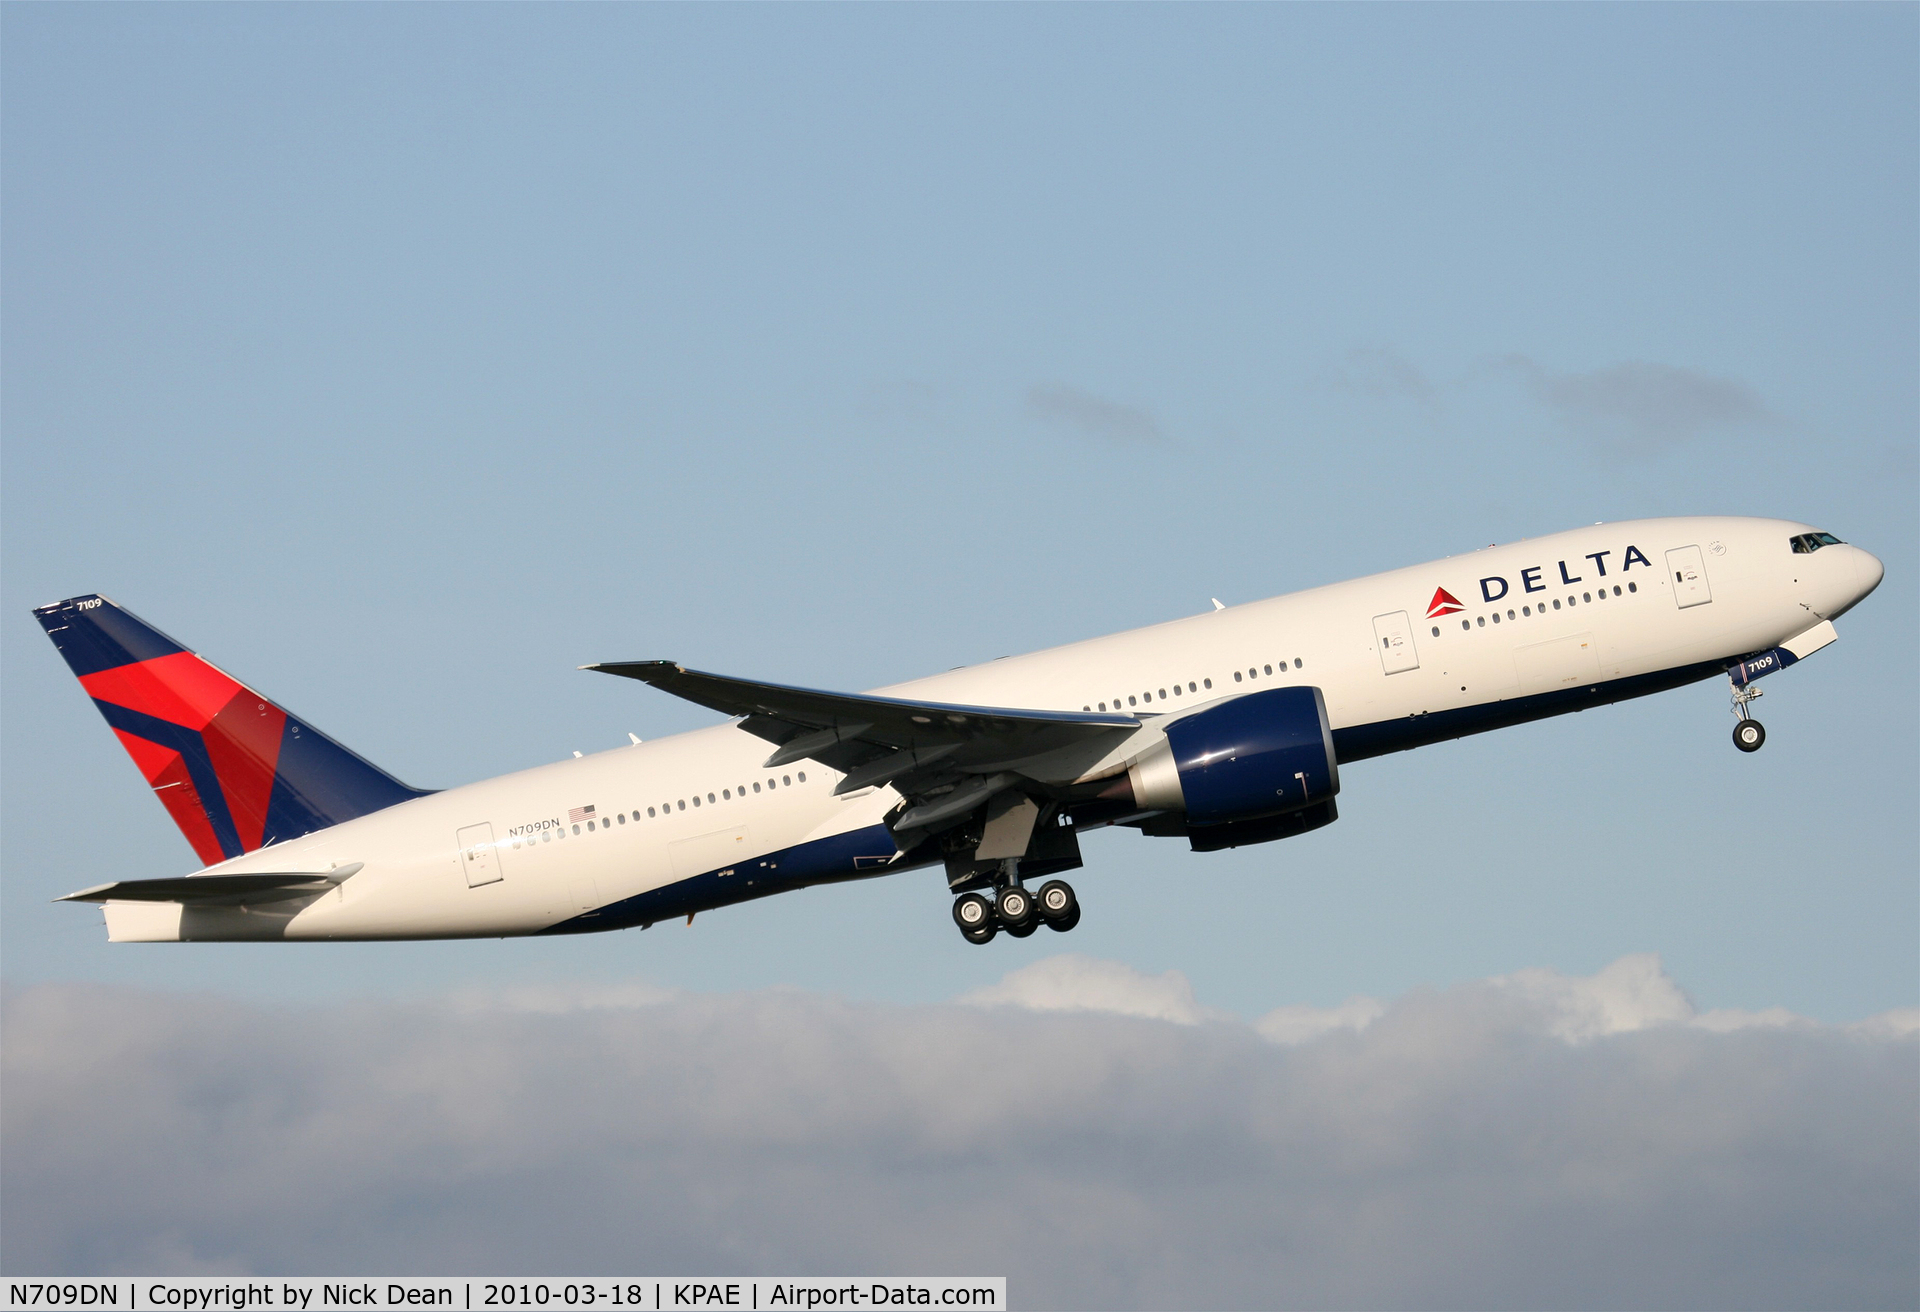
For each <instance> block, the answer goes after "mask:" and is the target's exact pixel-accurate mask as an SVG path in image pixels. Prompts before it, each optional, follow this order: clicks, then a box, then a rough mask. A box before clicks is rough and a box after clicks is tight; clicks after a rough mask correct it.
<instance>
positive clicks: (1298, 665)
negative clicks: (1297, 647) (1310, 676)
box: [1293, 656, 1307, 670]
mask: <svg viewBox="0 0 1920 1312" xmlns="http://www.w3.org/2000/svg"><path fill="white" fill-rule="evenodd" d="M1306 664H1307V663H1306V662H1305V661H1303V660H1301V659H1300V658H1299V657H1298V656H1295V657H1294V658H1293V668H1294V669H1296V670H1298V669H1304V668H1305V667H1306Z"/></svg>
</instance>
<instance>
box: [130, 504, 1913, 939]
mask: <svg viewBox="0 0 1920 1312" xmlns="http://www.w3.org/2000/svg"><path fill="white" fill-rule="evenodd" d="M1807 531H1809V526H1807V525H1804V524H1798V523H1793V522H1789V521H1784V520H1768V519H1747V518H1694V519H1655V520H1638V521H1632V522H1627V523H1618V524H1599V525H1595V526H1593V527H1591V528H1582V529H1577V530H1574V531H1572V532H1568V533H1559V534H1555V535H1552V536H1549V537H1544V538H1539V539H1535V540H1532V541H1526V542H1519V543H1515V544H1512V545H1509V546H1501V547H1488V548H1486V549H1485V550H1482V551H1476V552H1473V553H1470V554H1468V555H1463V556H1455V557H1450V558H1448V559H1445V560H1440V561H1435V562H1432V563H1430V564H1425V565H1418V566H1414V567H1412V568H1409V569H1401V570H1394V571H1392V572H1389V573H1385V574H1376V575H1373V576H1370V577H1368V578H1362V579H1356V580H1353V581H1351V582H1347V583H1339V584H1334V585H1331V586H1328V587H1321V588H1314V589H1311V590H1309V591H1305V592H1298V593H1293V594H1290V595H1287V596H1283V597H1276V598H1273V599H1271V600H1268V601H1260V602H1254V603H1250V604H1248V605H1243V606H1235V607H1230V608H1227V609H1224V610H1217V611H1212V612H1207V613H1203V614H1199V615H1195V616H1192V617H1189V618H1186V619H1180V620H1174V621H1171V622H1169V623H1165V624H1158V625H1154V626H1152V627H1150V628H1144V629H1137V630H1134V631H1131V632H1127V633H1119V634H1114V635H1112V636H1110V637H1103V638H1095V639H1092V640H1089V641H1085V642H1079V643H1073V644H1071V645H1068V646H1064V647H1056V648H1052V649H1050V650H1047V651H1040V652H1035V653H1032V654H1031V655H1025V656H1013V657H1007V658H1004V659H1001V660H997V661H992V662H990V663H988V664H984V665H978V666H971V667H967V668H963V669H958V670H954V671H951V672H949V673H945V674H939V675H935V676H933V677H931V678H926V679H919V680H915V681H913V682H911V683H904V684H899V685H896V686H894V687H891V688H887V689H882V690H879V691H881V692H883V693H885V694H887V695H890V696H895V697H904V698H912V699H917V700H926V701H938V702H945V703H963V704H969V705H978V706H1001V707H1014V708H1029V709H1035V710H1056V711H1080V710H1094V709H1099V710H1106V709H1108V708H1112V709H1115V710H1125V711H1127V712H1129V713H1132V714H1136V715H1140V716H1142V717H1145V716H1148V715H1153V716H1156V717H1161V716H1170V715H1176V714H1179V713H1181V712H1185V711H1188V710H1191V709H1194V708H1196V707H1199V706H1203V705H1206V704H1209V703H1212V702H1217V701H1219V700H1221V699H1226V698H1231V697H1234V696H1237V695H1240V694H1243V693H1247V692H1251V691H1257V690H1260V689H1264V688H1269V687H1274V686H1280V685H1286V684H1310V685H1314V686H1317V687H1319V688H1320V689H1321V690H1322V692H1323V694H1324V696H1325V700H1326V707H1327V714H1328V718H1329V720H1330V722H1331V724H1332V726H1333V729H1334V734H1335V743H1336V747H1337V749H1338V752H1339V755H1340V758H1341V760H1342V761H1343V762H1344V761H1351V760H1354V759H1360V758H1364V757H1366V756H1372V755H1377V754H1379V753H1381V752H1384V751H1393V750H1399V749H1402V748H1405V747H1410V746H1417V745H1419V744H1421V743H1423V742H1430V741H1434V740H1436V739H1439V738H1450V737H1457V736H1459V735H1460V734H1462V733H1470V732H1476V731H1479V730H1481V729H1486V728H1494V727H1498V726H1500V725H1502V724H1510V723H1516V722H1519V721H1521V720H1528V719H1535V718H1539V717H1540V716H1543V715H1551V714H1557V713H1559V712H1560V711H1563V710H1573V709H1578V708H1579V707H1582V706H1587V705H1593V704H1596V703H1600V702H1606V701H1613V700H1619V699H1620V698H1623V697H1629V696H1636V695H1640V694H1641V693H1645V692H1652V691H1657V690H1659V689H1660V688H1663V687H1671V686H1675V685H1676V684H1678V683H1684V682H1688V681H1691V680H1693V679H1698V678H1703V677H1708V676H1711V675H1713V674H1715V673H1718V672H1719V671H1720V670H1721V669H1722V668H1724V666H1725V665H1726V664H1727V663H1729V662H1731V661H1733V660H1736V659H1738V658H1740V657H1742V656H1744V655H1747V654H1749V653H1754V652H1760V651H1764V650H1767V649H1769V648H1773V647H1775V646H1777V645H1779V644H1781V643H1783V642H1786V641H1787V640H1789V639H1790V638H1792V637H1794V636H1795V635H1797V634H1801V633H1803V632H1805V631H1806V630H1808V629H1809V628H1811V627H1813V626H1815V625H1817V624H1819V623H1820V622H1821V621H1823V620H1827V619H1831V618H1832V617H1833V616H1835V615H1837V614H1839V613H1841V612H1843V611H1844V610H1846V609H1847V608H1848V607H1849V606H1851V605H1852V604H1853V603H1854V602H1856V601H1858V600H1859V599H1860V597H1862V596H1864V595H1865V594H1866V592H1868V591H1871V589H1872V587H1873V585H1874V584H1875V583H1877V582H1878V581H1879V577H1880V566H1879V563H1878V562H1877V561H1875V560H1874V559H1873V557H1872V556H1870V555H1868V554H1867V553H1866V552H1863V551H1859V550H1857V549H1855V548H1852V547H1847V546H1844V545H1841V546H1835V547H1828V548H1826V549H1824V550H1820V551H1816V552H1813V553H1810V554H1796V553H1793V552H1791V551H1790V549H1789V546H1788V543H1789V539H1790V538H1791V537H1792V536H1793V535H1795V534H1801V533H1805V532H1807ZM1669 553H1674V555H1673V558H1672V559H1671V560H1670V559H1669ZM1436 590H1444V592H1445V593H1446V594H1448V595H1450V596H1451V597H1452V598H1454V599H1456V600H1457V602H1458V603H1459V609H1457V610H1450V609H1448V608H1447V607H1446V605H1445V604H1444V602H1441V603H1438V604H1436V596H1437V591H1436ZM1430 611H1433V612H1436V613H1433V614H1431V615H1430V613H1429V612H1430ZM1442 611H1444V612H1445V613H1438V612H1442ZM1144 722H1145V724H1146V727H1145V728H1143V729H1141V730H1139V731H1137V732H1135V733H1134V734H1133V735H1132V736H1130V737H1126V738H1125V740H1124V741H1117V742H1116V745H1115V747H1114V750H1113V751H1112V752H1110V753H1108V755H1107V756H1106V757H1104V758H1103V759H1102V760H1101V761H1100V762H1099V763H1098V764H1097V765H1096V766H1095V767H1094V768H1093V769H1092V770H1084V767H1081V768H1082V770H1083V772H1082V774H1081V775H1080V777H1081V778H1082V779H1084V778H1089V777H1097V776H1101V775H1103V774H1106V773H1118V772H1120V771H1123V770H1124V769H1125V768H1126V766H1127V764H1128V763H1129V762H1130V761H1131V760H1133V759H1136V758H1137V757H1138V756H1139V755H1140V754H1141V753H1142V752H1144V751H1146V750H1148V749H1149V748H1151V747H1152V746H1153V745H1155V744H1156V743H1157V742H1158V741H1159V740H1160V730H1159V729H1158V728H1156V727H1155V726H1154V722H1153V721H1152V720H1145V721H1144ZM770 750H771V745H770V744H769V743H767V742H766V741H764V740H762V739H760V738H757V737H754V736H753V735H751V734H748V733H746V732H744V731H743V730H741V729H738V728H736V727H734V726H733V725H732V724H725V725H718V726H715V727H712V728H707V729H701V730H697V731H695V732H692V733H686V734H681V735H679V736H677V737H673V738H666V739H661V740H658V741H654V742H648V743H644V744H639V745H635V746H630V747H622V748H618V749H616V750H613V751H608V752H602V753H599V754H596V755H592V756H587V757H582V758H578V759H570V760H565V761H560V762H557V763H555V764H551V765H543V766H539V767H536V768H534V769H529V770H523V771H520V772H518V773H516V774H510V775H504V776H501V777H499V778H495V779H488V780H485V781H482V782H479V783H474V784H468V785H465V786H463V787H458V788H452V789H448V790H446V791H444V792H440V793H435V794H433V795H431V796H427V797H422V798H419V799H417V800H414V801H409V802H405V803H402V804H401V805H398V806H393V807H390V808H388V809H386V810H383V811H378V812H375V813H374V814H371V815H367V816H364V817H362V818H360V819H357V820H352V821H349V822H347V823H344V824H340V825H336V826H334V827H332V828H329V829H324V830H320V831H318V832H316V833H312V834H309V835H306V836H305V837H302V838H300V839H297V840H294V841H292V842H287V843H281V844H277V845H275V846H272V847H269V848H265V849H262V850H259V851H256V852H251V853H249V854H247V855H245V856H242V857H238V858H236V859H234V860H231V861H227V862H224V863H222V864H221V865H219V866H217V867H214V868H213V869H214V870H216V871H218V872H219V873H222V874H229V873H234V874H237V873H246V872H288V871H326V870H328V869H332V868H342V867H346V866H349V865H352V864H353V863H360V869H359V870H358V871H357V872H356V873H354V874H353V875H352V876H351V877H349V878H347V879H346V880H344V881H343V882H341V883H340V884H339V886H338V887H337V888H335V889H333V890H332V891H330V892H327V893H325V894H323V895H321V896H319V897H318V898H316V899H314V900H312V901H310V902H305V903H302V904H299V905H298V906H297V908H293V907H290V908H287V911H290V912H291V914H290V915H289V914H285V913H273V912H272V911H271V910H270V909H269V910H268V911H266V912H262V911H259V910H242V909H239V908H221V909H190V910H188V911H187V912H185V914H184V915H183V914H182V912H181V908H180V906H179V905H178V904H139V903H113V902H110V903H108V904H107V917H108V924H109V928H110V931H111V933H112V936H113V937H114V938H116V939H176V938H186V939H208V938H291V939H364V938H443V937H471V936H497V935H521V934H534V933H540V932H544V931H550V930H553V929H555V928H556V927H562V926H564V927H565V928H566V929H567V930H569V931H572V930H585V929H593V928H600V927H608V928H611V927H618V926H620V925H628V924H635V923H645V922H646V921H647V920H648V919H650V918H654V917H663V916H664V915H666V914H680V913H682V912H684V911H693V910H699V909H703V908H704V907H707V906H716V905H723V904H725V903H727V902H732V901H740V900H744V899H745V898H748V897H756V896H762V895H765V894H767V893H771V892H778V891H782V890H783V889H786V888H791V887H795V886H797V885H798V884H800V883H807V882H820V881H821V880H823V879H828V878H849V877H857V876H858V875H859V874H862V873H882V872H884V871H885V870H888V869H900V868H903V867H902V866H901V865H900V864H897V863H896V864H894V865H892V866H889V865H888V864H887V863H888V862H889V861H890V860H893V859H894V858H895V851H894V848H893V845H892V842H891V839H890V838H889V837H888V834H887V831H886V829H885V828H884V826H883V824H882V821H883V818H884V817H885V816H886V815H887V814H888V812H889V811H891V810H892V809H893V808H894V807H895V806H896V805H898V803H899V801H900V799H899V797H898V796H897V795H896V794H895V793H894V792H893V791H892V790H891V789H888V788H880V789H872V790H865V791H863V792H859V793H854V794H850V795H847V796H844V797H835V796H834V795H833V789H834V785H835V783H836V782H837V781H838V779H839V778H840V776H839V775H837V774H835V773H834V772H833V771H831V770H828V769H826V768H825V767H823V766H820V765H818V764H815V763H811V762H805V761H802V762H799V763H797V768H796V766H784V767H782V768H780V769H778V770H772V771H769V770H765V769H762V768H761V763H762V762H763V761H764V760H766V759H767V756H768V753H769V751H770ZM587 807H592V808H593V811H592V817H591V828H589V827H588V826H589V821H588V820H587V819H585V818H581V819H575V818H574V815H575V813H576V812H582V811H584V808H587ZM696 880H697V881H698V883H697V887H698V888H700V889H701V890H703V891H702V892H701V893H700V894H699V895H698V896H697V897H695V896H694V895H692V894H689V897H691V898H692V899H693V900H692V901H687V900H685V899H683V900H681V901H678V902H676V901H675V900H674V899H673V897H672V896H670V893H671V890H672V889H674V888H675V886H677V885H686V886H688V887H689V888H693V887H695V886H696V884H695V883H694V882H692V881H696ZM715 889H717V890H719V892H718V893H717V894H716V893H713V892H711V891H708V890H715ZM620 904H626V906H627V907H628V910H626V911H624V912H621V913H620V914H617V915H616V914H609V915H608V916H607V918H606V924H605V925H604V926H602V925H599V924H596V923H595V916H596V913H599V912H600V911H602V910H603V909H608V908H614V907H616V906H619V905H620ZM634 908H640V909H641V910H634ZM647 908H651V910H648V909H647Z"/></svg>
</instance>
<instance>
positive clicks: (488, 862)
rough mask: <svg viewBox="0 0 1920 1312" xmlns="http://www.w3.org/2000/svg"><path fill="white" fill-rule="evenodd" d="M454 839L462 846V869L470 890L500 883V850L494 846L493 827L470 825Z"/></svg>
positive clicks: (457, 833) (456, 834) (458, 832)
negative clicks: (483, 885)
mask: <svg viewBox="0 0 1920 1312" xmlns="http://www.w3.org/2000/svg"><path fill="white" fill-rule="evenodd" d="M453 837H454V841H455V842H456V843H458V844H459V845H460V869H461V871H462V872H463V873H464V874H465V875H466V877H467V887H468V888H479V887H480V886H481V885H482V884H497V883H499V882H500V879H501V877H502V876H501V872H500V849H499V848H497V847H495V846H494V845H493V826H492V825H490V824H481V825H468V826H467V827H466V828H465V829H462V830H459V831H457V832H456V833H455V834H454V836H453Z"/></svg>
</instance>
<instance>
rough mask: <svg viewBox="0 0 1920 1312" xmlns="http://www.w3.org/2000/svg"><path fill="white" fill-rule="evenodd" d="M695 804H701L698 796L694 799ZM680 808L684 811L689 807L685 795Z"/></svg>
mask: <svg viewBox="0 0 1920 1312" xmlns="http://www.w3.org/2000/svg"><path fill="white" fill-rule="evenodd" d="M693 804H694V805H695V806H698V805H700V799H699V798H697V797H696V798H694V799H693ZM680 809H681V810H682V811H684V810H686V809H687V799H686V798H684V797H683V798H681V799H680Z"/></svg>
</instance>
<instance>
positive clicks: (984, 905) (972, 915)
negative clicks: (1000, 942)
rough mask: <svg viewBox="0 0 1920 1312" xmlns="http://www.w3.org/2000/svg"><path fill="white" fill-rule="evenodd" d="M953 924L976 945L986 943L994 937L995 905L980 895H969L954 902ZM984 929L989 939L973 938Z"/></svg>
mask: <svg viewBox="0 0 1920 1312" xmlns="http://www.w3.org/2000/svg"><path fill="white" fill-rule="evenodd" d="M953 923H954V924H956V925H958V926H960V932H961V933H962V934H965V935H966V936H967V937H968V938H969V939H972V940H973V941H974V942H975V943H985V942H986V941H987V939H990V938H992V937H993V935H994V928H995V926H994V923H993V903H991V902H989V901H987V900H986V899H985V898H983V897H981V896H980V895H979V894H978V893H968V894H967V895H966V896H965V897H962V898H959V899H957V900H956V901H955V902H954V904H953ZM983 929H984V930H986V932H987V938H974V937H973V936H974V934H976V933H977V932H979V931H980V930H983Z"/></svg>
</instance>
